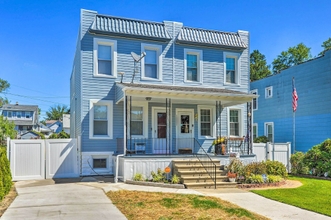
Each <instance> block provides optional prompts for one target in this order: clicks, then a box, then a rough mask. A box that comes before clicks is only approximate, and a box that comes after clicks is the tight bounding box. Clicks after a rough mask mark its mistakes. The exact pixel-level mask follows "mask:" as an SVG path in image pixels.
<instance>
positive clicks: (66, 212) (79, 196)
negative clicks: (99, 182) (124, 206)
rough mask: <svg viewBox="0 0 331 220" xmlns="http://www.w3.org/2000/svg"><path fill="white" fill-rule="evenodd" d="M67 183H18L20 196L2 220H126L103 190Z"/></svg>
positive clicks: (51, 181)
mask: <svg viewBox="0 0 331 220" xmlns="http://www.w3.org/2000/svg"><path fill="white" fill-rule="evenodd" d="M65 181H66V182H67V183H59V184H54V183H55V182H54V181H53V180H38V181H21V182H17V183H16V184H15V186H16V190H17V192H18V196H17V197H16V199H15V200H14V202H13V203H12V204H11V205H10V207H9V208H8V209H7V211H6V212H5V213H4V215H3V216H2V217H1V220H2V219H3V220H17V219H25V220H28V219H37V220H39V219H42V220H45V219H47V220H48V219H75V220H76V219H80V220H83V219H89V220H90V219H116V220H117V219H118V220H121V219H126V218H125V216H124V215H123V214H122V213H121V212H120V211H119V210H118V209H117V208H116V207H115V206H114V205H113V204H112V202H111V201H110V199H108V197H107V196H106V195H105V193H104V191H103V190H102V189H101V188H96V187H93V186H88V185H85V184H83V183H78V184H77V182H78V181H82V180H68V179H67V180H65ZM68 182H69V183H68ZM70 182H71V183H70ZM74 182H76V183H74Z"/></svg>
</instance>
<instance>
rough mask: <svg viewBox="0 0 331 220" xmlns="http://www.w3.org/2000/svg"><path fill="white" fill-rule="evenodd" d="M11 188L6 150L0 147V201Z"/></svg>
mask: <svg viewBox="0 0 331 220" xmlns="http://www.w3.org/2000/svg"><path fill="white" fill-rule="evenodd" d="M11 186H12V176H11V173H10V166H9V161H8V159H7V155H6V148H5V147H1V146H0V201H1V200H2V199H3V198H4V197H5V195H7V194H8V192H9V190H10V188H11Z"/></svg>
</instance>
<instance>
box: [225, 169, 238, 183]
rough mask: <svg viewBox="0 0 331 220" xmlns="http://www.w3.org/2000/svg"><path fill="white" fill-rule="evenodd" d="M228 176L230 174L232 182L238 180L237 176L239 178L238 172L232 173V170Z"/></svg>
mask: <svg viewBox="0 0 331 220" xmlns="http://www.w3.org/2000/svg"><path fill="white" fill-rule="evenodd" d="M227 176H228V178H229V181H230V182H236V178H237V174H236V173H232V172H230V171H229V172H228V174H227Z"/></svg>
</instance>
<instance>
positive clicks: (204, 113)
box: [200, 109, 212, 136]
mask: <svg viewBox="0 0 331 220" xmlns="http://www.w3.org/2000/svg"><path fill="white" fill-rule="evenodd" d="M200 121H201V124H200V128H201V132H200V134H201V135H203V136H212V135H211V122H210V109H201V110H200Z"/></svg>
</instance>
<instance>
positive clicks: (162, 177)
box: [151, 168, 166, 182]
mask: <svg viewBox="0 0 331 220" xmlns="http://www.w3.org/2000/svg"><path fill="white" fill-rule="evenodd" d="M151 175H152V181H153V182H166V174H165V172H162V170H161V169H160V168H158V169H157V173H155V172H154V171H152V172H151Z"/></svg>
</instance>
